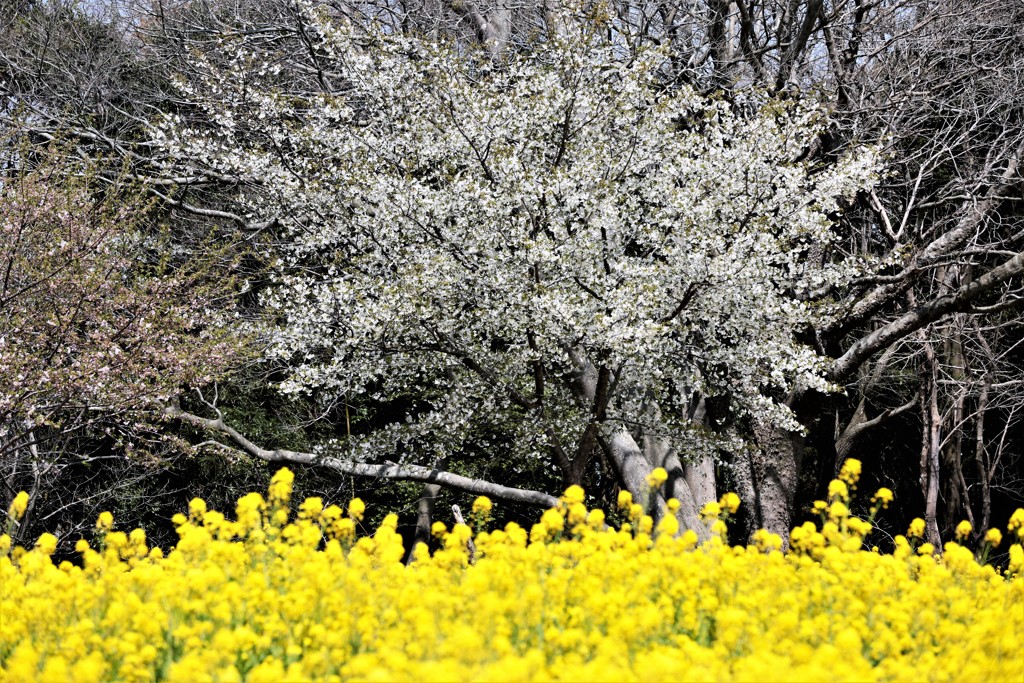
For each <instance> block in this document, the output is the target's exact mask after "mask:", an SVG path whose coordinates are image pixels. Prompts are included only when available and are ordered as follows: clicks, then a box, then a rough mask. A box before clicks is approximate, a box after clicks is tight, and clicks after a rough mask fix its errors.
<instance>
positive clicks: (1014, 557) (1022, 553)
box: [1006, 543, 1024, 575]
mask: <svg viewBox="0 0 1024 683" xmlns="http://www.w3.org/2000/svg"><path fill="white" fill-rule="evenodd" d="M1006 571H1007V573H1009V574H1011V575H1013V574H1021V573H1024V547H1022V546H1021V545H1020V543H1014V544H1013V545H1011V546H1010V562H1009V563H1008V564H1007V566H1006Z"/></svg>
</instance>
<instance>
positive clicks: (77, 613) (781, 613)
mask: <svg viewBox="0 0 1024 683" xmlns="http://www.w3.org/2000/svg"><path fill="white" fill-rule="evenodd" d="M854 480H855V478H854ZM844 483H846V484H847V485H853V484H854V483H855V481H844ZM291 484H292V478H291V474H290V473H286V474H281V473H279V474H278V475H277V476H275V478H274V481H273V482H272V483H271V486H270V490H269V491H268V495H267V498H266V499H264V498H263V496H260V495H259V494H249V495H248V496H244V497H243V498H242V499H240V500H239V502H238V506H237V509H236V519H235V520H234V521H232V520H230V519H228V518H227V517H226V516H224V515H223V514H220V513H218V512H216V511H212V510H208V509H207V508H206V505H205V504H203V503H202V501H198V500H193V501H192V503H191V504H190V505H189V514H188V516H187V517H186V516H184V515H180V516H178V517H177V523H178V527H179V528H178V531H179V536H180V541H179V543H178V546H177V547H176V548H175V549H173V550H171V551H170V552H168V553H167V554H166V555H164V554H163V553H161V552H160V551H159V549H156V548H154V549H150V548H148V547H147V545H146V540H145V534H143V533H142V532H141V531H133V532H132V533H130V534H127V535H126V534H124V533H120V532H117V531H113V530H112V520H110V519H108V518H107V517H104V519H103V520H101V523H99V524H98V525H97V527H98V529H100V530H101V531H102V532H104V533H102V534H101V536H100V538H101V541H100V542H99V543H98V544H97V545H96V546H90V544H88V543H85V542H84V541H83V542H80V543H79V545H78V546H77V550H78V551H79V552H80V553H81V555H82V567H77V566H72V565H71V564H70V563H67V562H65V563H61V565H60V566H54V565H53V563H52V562H51V560H50V555H51V554H52V553H53V551H54V548H55V546H56V539H55V538H54V537H53V536H51V535H49V534H45V535H44V536H43V537H40V539H39V541H38V542H37V543H36V545H35V547H34V548H33V549H31V550H24V549H22V548H14V549H10V539H9V538H7V537H6V536H3V537H0V548H4V550H3V551H2V552H0V601H2V603H0V604H2V606H3V619H2V623H0V680H8V681H31V680H43V681H71V682H76V681H103V680H117V681H128V682H131V681H152V680H162V681H187V682H188V683H198V682H201V681H225V682H226V681H241V680H246V681H274V682H275V683H276V682H278V681H300V680H349V679H353V680H375V681H382V680H388V681H390V680H417V681H418V680H445V681H456V680H512V681H519V680H543V679H552V680H555V679H557V680H576V681H578V680H587V681H599V680H613V681H620V680H622V681H626V680H693V681H698V680H715V681H725V680H745V681H750V680H765V681H767V680H799V681H810V680H830V681H833V680H863V681H869V680H909V679H913V680H932V681H952V680H963V681H982V680H992V681H996V680H999V681H1003V680H1005V681H1011V680H1013V681H1020V680H1022V679H1024V657H1022V655H1021V648H1020V640H1019V637H1020V634H1021V633H1024V578H1022V577H1021V576H1020V575H1019V572H1020V571H1021V570H1022V568H1024V567H1022V565H1024V552H1022V550H1021V546H1020V545H1019V544H1014V545H1013V546H1011V549H1010V571H1009V572H1008V573H1006V574H1000V573H999V572H998V571H997V570H995V569H993V568H992V567H990V566H984V565H981V564H979V563H978V562H977V560H976V559H975V557H974V555H973V554H972V553H971V552H970V551H969V550H967V549H966V548H964V547H962V546H960V545H957V544H956V543H948V544H946V546H945V548H944V552H943V553H942V555H941V556H936V555H935V554H934V548H931V547H930V546H928V544H924V545H921V546H919V547H918V546H915V544H914V541H912V540H908V539H907V538H905V537H903V536H899V537H898V538H897V539H896V542H897V547H896V551H895V553H893V554H892V555H883V554H880V553H878V552H872V551H866V550H862V549H861V548H862V545H863V541H864V537H865V536H866V535H867V534H868V533H870V530H871V525H870V524H869V523H867V522H865V521H864V520H857V518H855V517H852V516H850V514H849V510H848V509H847V506H846V504H845V503H843V502H842V501H840V500H836V501H833V503H832V505H831V506H830V507H828V508H826V509H825V510H824V511H823V520H822V524H821V525H820V526H819V525H816V524H813V523H810V522H808V523H806V524H804V525H803V526H801V527H799V528H797V529H796V530H794V532H793V534H792V550H791V551H790V552H788V553H783V552H780V550H779V548H781V547H782V539H781V538H780V537H779V536H778V535H776V534H771V533H768V532H764V531H762V532H758V534H756V535H755V536H754V538H753V543H752V544H751V545H750V547H746V548H743V547H730V546H729V545H727V543H726V542H725V541H724V537H723V535H722V534H723V531H724V527H725V522H724V521H723V520H722V519H719V518H718V517H717V515H728V514H731V513H732V512H735V509H736V508H735V507H734V505H733V504H734V503H735V504H736V505H738V499H734V498H733V497H732V496H731V495H730V497H729V498H726V497H725V496H723V499H722V500H721V501H719V502H718V503H715V504H714V505H713V506H707V507H706V508H705V517H707V518H708V521H709V524H710V525H711V526H712V527H713V529H714V530H715V532H716V534H718V535H713V536H712V537H711V540H710V541H708V542H706V543H704V544H703V545H698V544H697V536H696V534H694V533H693V531H692V530H690V531H686V532H683V533H679V526H678V523H675V518H674V517H672V516H670V515H666V516H663V517H662V519H661V521H660V522H658V523H657V524H656V525H654V526H653V528H652V525H653V521H652V520H651V518H650V516H648V515H646V514H643V513H642V512H641V513H640V514H639V515H638V516H637V518H636V519H634V520H632V521H631V523H630V524H629V525H628V526H627V525H624V528H623V529H618V530H617V529H614V528H610V527H608V526H606V524H605V516H604V514H603V513H601V512H600V511H598V510H590V511H588V510H586V508H585V507H584V506H583V500H582V494H583V492H582V489H580V490H578V491H577V490H576V489H571V490H570V491H567V492H566V495H565V496H564V497H563V499H562V503H561V505H560V506H559V507H558V508H555V509H552V510H548V511H546V512H545V513H544V514H543V516H542V517H541V521H540V522H538V523H537V524H536V525H534V527H533V529H532V530H531V531H530V532H529V533H528V532H527V530H525V529H523V528H522V527H520V526H518V525H516V524H509V525H508V526H506V527H505V528H504V529H502V530H494V531H490V532H487V531H482V532H480V533H478V534H477V535H476V536H475V546H476V556H475V563H473V564H470V559H469V554H468V552H467V548H466V545H467V542H468V541H469V540H470V538H471V536H472V531H471V530H470V529H469V527H467V526H465V525H462V524H457V525H456V526H455V527H454V528H453V529H451V530H448V529H447V528H446V527H445V526H444V525H443V524H441V523H435V525H434V527H433V533H434V535H435V536H436V537H437V538H438V541H439V543H440V548H439V549H438V550H436V551H435V552H434V553H433V554H430V553H429V552H428V551H427V549H426V547H425V546H422V545H420V546H418V547H417V548H416V551H415V553H414V561H413V562H411V563H410V564H409V565H405V564H403V563H402V558H403V550H402V545H401V537H400V536H399V535H398V533H397V532H396V528H397V517H396V516H395V515H388V516H387V517H386V518H385V520H384V522H383V523H382V524H381V526H380V527H379V528H378V529H377V530H376V531H375V532H374V533H373V534H372V535H371V536H365V537H360V538H357V536H356V533H355V520H357V519H359V518H361V517H362V515H363V513H364V511H365V507H364V506H363V505H362V504H361V502H360V503H356V501H353V504H350V505H349V507H348V510H347V515H345V514H344V513H343V512H342V510H341V508H339V507H338V506H336V505H330V506H327V507H326V508H324V506H323V502H322V501H321V500H319V499H316V498H311V499H307V500H306V501H305V502H304V503H302V504H301V505H300V506H298V513H297V514H296V515H291V514H290V513H289V510H290V507H289V498H290V494H291ZM619 502H620V504H622V505H624V506H625V507H627V508H628V507H630V506H632V505H633V503H632V501H631V499H625V498H624V499H620V501H619ZM837 504H842V508H838V507H837ZM490 509H491V508H490V501H486V502H484V500H479V499H478V501H477V503H475V504H474V510H476V511H477V512H478V513H484V512H488V513H489V512H490ZM716 510H717V511H716ZM843 510H846V512H845V513H843V514H840V513H842V512H843ZM713 512H714V513H715V514H712V513H713ZM844 515H845V516H844ZM1013 519H1014V520H1016V522H1015V524H1016V526H1014V527H1013V528H1011V529H1010V535H1011V537H1016V536H1017V534H1016V533H1015V532H1016V531H1017V529H1018V528H1020V523H1021V521H1022V520H1024V513H1021V514H1020V515H1015V517H1014V518H1013ZM666 520H672V521H666ZM855 520H856V521H855ZM108 522H109V523H108ZM4 539H6V541H4ZM4 543H6V545H3V544H4ZM922 551H923V552H922ZM1014 572H1017V574H1016V575H1015V574H1014Z"/></svg>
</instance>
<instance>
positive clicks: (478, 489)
mask: <svg viewBox="0 0 1024 683" xmlns="http://www.w3.org/2000/svg"><path fill="white" fill-rule="evenodd" d="M163 414H164V416H165V417H167V418H170V419H175V420H181V421H182V422H187V423H188V424H191V425H194V426H196V427H201V428H202V429H206V430H209V431H212V432H217V433H219V434H222V435H224V436H226V437H227V438H228V439H229V440H230V441H231V443H233V444H234V445H235V446H237V447H238V448H239V449H241V450H242V451H244V452H246V453H248V454H249V455H251V456H253V457H256V458H259V459H260V460H264V461H266V462H280V463H298V464H301V465H313V466H318V467H326V468H327V469H331V470H334V471H335V472H341V473H342V474H348V475H352V476H356V477H375V478H378V479H395V480H400V481H419V482H424V483H428V484H439V485H441V486H445V487H447V488H451V489H457V490H459V491H465V492H467V493H475V494H477V495H483V496H489V497H491V498H497V499H500V500H507V501H511V502H515V503H524V504H526V505H534V506H537V507H545V508H547V507H555V506H557V505H558V498H556V497H555V496H552V495H549V494H547V493H543V492H541V491H531V490H529V489H516V488H511V487H509V486H502V485H501V484H495V483H493V482H489V481H483V480H481V479H472V478H470V477H464V476H462V475H459V474H454V473H452V472H443V471H441V470H438V469H435V468H432V467H423V466H421V465H404V464H398V463H393V462H388V463H383V464H368V463H360V462H350V461H347V460H342V459H340V458H335V457H332V456H324V455H317V454H315V453H305V452H302V451H290V450H286V449H282V448H276V449H273V450H268V449H266V448H261V447H260V446H258V445H256V444H254V443H253V442H252V441H250V440H249V439H248V438H246V437H245V436H244V435H242V434H241V433H239V432H238V431H237V430H236V429H235V428H234V427H232V426H231V425H229V424H227V423H226V422H225V421H224V419H223V417H222V416H221V415H219V414H218V416H217V418H216V419H210V418H205V417H201V416H199V415H195V414H193V413H189V412H186V411H184V410H182V409H181V408H180V407H179V406H177V405H170V406H167V407H165V408H164V410H163Z"/></svg>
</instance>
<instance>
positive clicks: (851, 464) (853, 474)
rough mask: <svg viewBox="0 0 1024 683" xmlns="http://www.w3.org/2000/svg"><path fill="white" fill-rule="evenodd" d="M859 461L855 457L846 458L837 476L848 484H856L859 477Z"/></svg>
mask: <svg viewBox="0 0 1024 683" xmlns="http://www.w3.org/2000/svg"><path fill="white" fill-rule="evenodd" d="M860 470H861V463H860V460H857V459H856V458H847V459H846V462H844V463H843V467H842V469H840V470H839V478H840V479H842V480H843V481H844V482H846V483H847V484H849V485H850V486H854V485H856V484H857V480H858V479H860Z"/></svg>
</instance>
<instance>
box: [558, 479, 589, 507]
mask: <svg viewBox="0 0 1024 683" xmlns="http://www.w3.org/2000/svg"><path fill="white" fill-rule="evenodd" d="M584 499H585V496H584V492H583V487H582V486H577V485H576V484H573V485H572V486H570V487H569V488H567V489H566V490H565V493H564V494H562V500H564V501H565V503H566V504H567V505H573V504H574V503H582V502H583V501H584Z"/></svg>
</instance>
